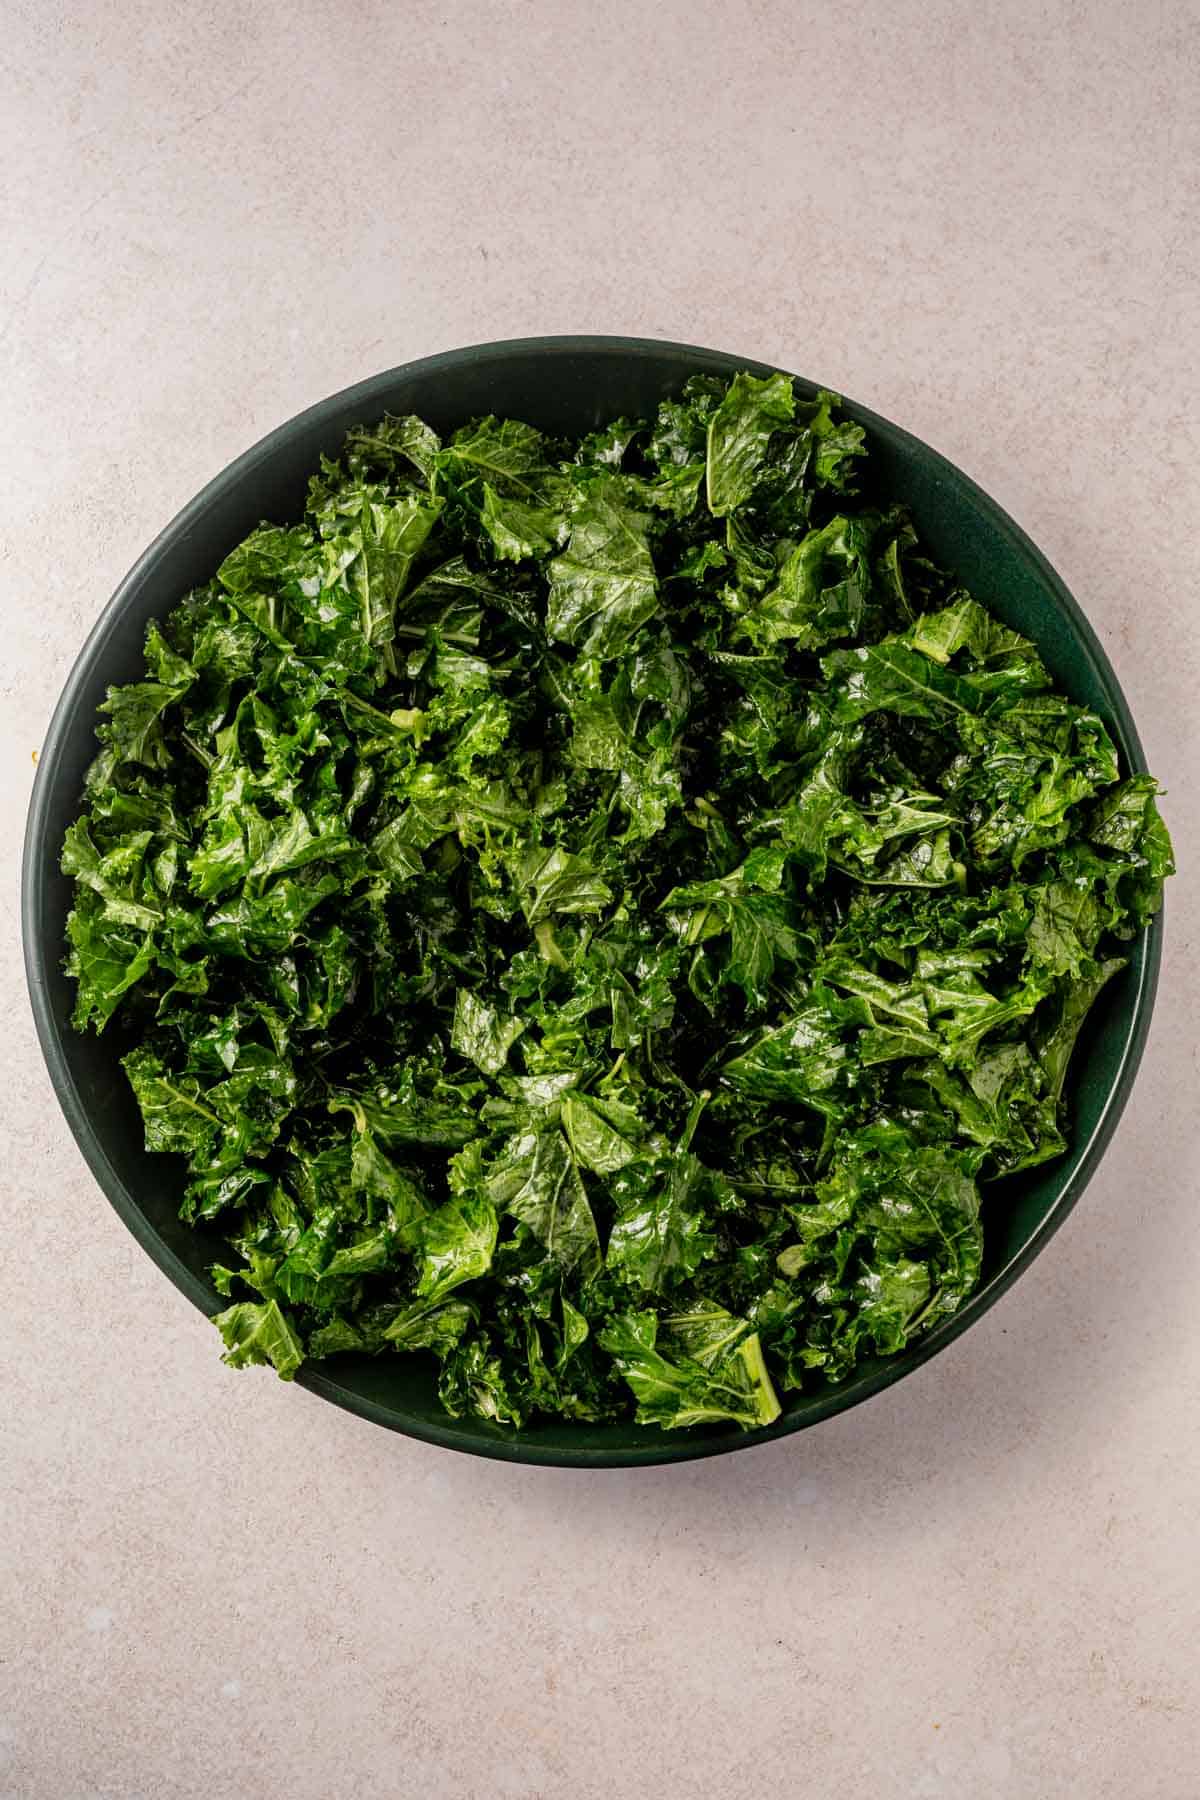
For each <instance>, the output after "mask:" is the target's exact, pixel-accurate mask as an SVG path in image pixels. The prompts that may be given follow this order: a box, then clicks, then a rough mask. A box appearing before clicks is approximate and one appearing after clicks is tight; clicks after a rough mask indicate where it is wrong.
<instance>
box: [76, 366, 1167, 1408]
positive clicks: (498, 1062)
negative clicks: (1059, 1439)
mask: <svg viewBox="0 0 1200 1800" xmlns="http://www.w3.org/2000/svg"><path fill="white" fill-rule="evenodd" d="M866 454H867V447H866V443H865V438H864V433H863V430H862V428H861V427H860V426H858V425H857V424H855V423H854V422H853V421H852V420H849V419H847V418H845V417H844V416H842V414H841V412H840V410H839V404H838V402H837V401H836V398H835V397H834V396H832V395H829V394H821V395H819V396H818V397H817V398H816V399H815V400H804V399H801V398H800V397H799V396H797V395H796V394H795V393H794V391H793V387H792V384H791V382H790V380H789V379H787V378H786V377H784V376H782V375H776V376H771V377H768V378H767V379H765V380H759V379H756V378H755V377H753V376H750V375H738V376H736V377H735V379H734V380H733V381H732V382H730V383H729V384H728V385H724V384H722V383H720V382H717V381H714V380H712V379H709V378H699V377H698V378H696V379H694V380H693V381H691V382H690V383H689V384H688V386H687V387H686V388H685V390H684V392H683V393H682V395H681V396H680V397H679V398H677V399H674V400H670V401H667V402H665V403H664V404H663V405H662V406H661V407H660V408H659V411H658V415H657V417H656V418H655V419H653V420H650V421H643V422H639V421H628V420H619V421H617V422H615V423H614V424H613V425H612V426H610V427H607V428H606V429H604V430H602V431H599V432H593V433H592V434H591V435H589V436H588V437H585V438H584V439H583V440H582V441H581V442H579V443H577V444H567V443H561V442H554V441H551V440H549V439H548V438H546V437H545V436H543V435H542V434H541V433H539V432H538V431H536V430H534V429H533V427H531V426H529V425H526V424H523V423H520V422H518V421H513V420H505V421H497V420H496V419H494V418H486V419H480V420H476V421H474V422H472V423H470V424H468V425H467V426H465V427H464V428H463V429H462V430H460V431H458V432H456V433H455V434H454V435H453V436H452V437H451V438H450V439H449V441H448V442H446V443H442V442H440V441H439V439H438V438H437V436H436V435H435V434H434V432H433V431H431V430H430V429H429V427H428V426H427V425H425V424H423V423H422V422H421V421H420V420H418V419H414V418H386V419H384V420H383V421H381V422H378V423H376V424H373V425H371V426H369V427H364V428H361V429H358V430H355V431H352V432H351V433H350V434H349V437H348V439H347V441H346V444H345V447H344V451H343V454H342V456H341V457H340V459H338V460H328V459H326V460H325V461H323V462H322V465H321V468H320V470H319V471H318V472H317V474H316V475H315V477H314V478H313V481H312V483H311V486H310V490H309V494H308V502H307V507H306V510H305V513H304V518H303V521H302V523H300V524H298V525H293V526H289V527H286V528H283V527H278V526H272V525H263V526H262V527H261V528H260V529H259V530H257V531H255V532H254V533H252V535H251V536H250V537H249V538H248V539H247V540H246V541H245V543H243V544H241V545H240V546H239V547H238V548H237V549H236V550H234V551H233V552H232V554H231V555H229V556H228V557H227V558H226V559H225V561H224V562H223V563H222V565H221V567H220V569H219V570H218V571H217V573H216V576H215V578H214V579H213V580H212V581H211V582H210V583H209V585H208V586H207V587H205V588H202V589H200V590H198V591H196V592H194V593H191V594H189V595H187V597H186V598H185V599H183V600H182V601H181V603H180V604H179V605H178V606H177V608H176V609H175V610H174V611H173V612H172V613H171V615H170V616H169V617H168V618H167V619H165V620H163V621H161V622H160V623H158V624H155V625H152V626H151V627H150V630H149V632H148V634H147V639H146V652H145V660H146V668H145V678H144V679H143V680H141V681H139V682H136V683H134V684H133V685H131V686H127V687H123V688H117V689H114V690H112V691H111V692H110V693H109V696H108V699H107V701H106V702H105V705H104V707H103V708H102V714H103V717H102V719H101V721H100V723H99V725H98V734H97V735H98V739H99V753H98V755H97V757H96V759H95V762H94V763H93V765H92V768H91V770H90V772H89V774H88V777H87V782H86V792H85V796H84V810H83V813H82V815H81V817H80V818H79V819H78V820H77V822H76V823H75V824H74V825H72V827H71V829H70V830H69V831H68V833H67V836H66V841H65V844H64V847H63V868H64V870H65V871H66V872H67V874H69V875H70V876H71V877H73V879H74V882H75V904H74V910H73V912H72V913H71V916H70V921H69V926H68V935H69V968H70V972H71V974H72V975H73V977H74V979H75V984H76V995H77V998H76V1006H75V1014H74V1021H75V1024H76V1026H77V1027H78V1028H79V1029H80V1030H85V1029H88V1028H92V1029H95V1030H96V1031H102V1030H106V1029H110V1030H112V1031H114V1032H115V1033H116V1034H118V1035H120V1036H121V1038H122V1042H121V1049H122V1053H123V1061H124V1066H125V1070H126V1072H127V1074H128V1078H129V1081H130V1083H131V1085H132V1088H133V1091H134V1094H135V1095H136V1097H137V1101H138V1104H139V1106H140V1108H141V1112H142V1116H143V1119H144V1122H145V1138H146V1145H147V1147H148V1148H149V1149H151V1150H154V1151H160V1152H166V1153H170V1154H171V1155H173V1156H174V1157H176V1158H178V1159H180V1166H181V1167H182V1170H183V1173H182V1175H181V1179H180V1206H181V1210H182V1214H183V1217H184V1218H185V1219H187V1220H205V1221H210V1222H213V1223H214V1224H215V1228H216V1229H217V1231H218V1232H219V1233H220V1234H221V1236H222V1238H223V1241H224V1243H225V1244H226V1246H227V1250H226V1254H225V1259H224V1260H223V1261H222V1262H221V1263H220V1264H219V1265H218V1266H217V1267H215V1268H214V1269H213V1280H214V1282H215V1284H216V1286H217V1288H218V1289H219V1291H221V1292H222V1293H223V1294H225V1295H226V1296H227V1297H228V1298H229V1301H230V1304H229V1306H228V1308H227V1309H226V1310H225V1311H224V1312H222V1313H220V1314H219V1315H218V1317H217V1319H216V1323H217V1325H218V1327H219V1329H220V1332H221V1336H222V1338H223V1339H224V1342H225V1345H226V1360H227V1361H228V1362H230V1363H232V1364H234V1365H235V1366H241V1365H243V1364H246V1363H254V1362H270V1363H272V1364H273V1365H274V1367H275V1368H276V1369H277V1370H278V1372H279V1374H280V1375H281V1376H283V1377H284V1378H290V1377H291V1376H292V1375H293V1374H294V1373H295V1372H296V1370H297V1369H298V1368H299V1367H300V1366H301V1364H302V1363H303V1361H304V1360H305V1359H306V1358H307V1359H309V1360H314V1359H319V1358H322V1357H326V1356H332V1355H337V1354H340V1353H344V1352H347V1351H353V1352H358V1353H364V1352H365V1353H369V1354H373V1355H385V1354H393V1353H396V1352H401V1353H403V1354H406V1355H412V1354H419V1355H423V1356H433V1357H435V1358H437V1359H438V1360H439V1362H440V1365H441V1380H440V1393H441V1397H442V1400H443V1402H444V1404H445V1406H446V1408H447V1409H448V1410H449V1411H450V1412H451V1413H455V1414H457V1413H462V1412H473V1413H477V1414H480V1415H482V1416H483V1417H485V1418H489V1419H492V1420H497V1421H501V1422H505V1423H508V1424H511V1425H514V1426H520V1425H521V1424H522V1423H523V1422H524V1421H525V1420H527V1419H529V1418H531V1417H533V1416H535V1415H537V1414H558V1415H562V1416H565V1417H569V1418H577V1419H602V1418H608V1417H614V1416H619V1415H622V1414H628V1413H630V1412H633V1411H635V1412H636V1417H637V1418H638V1419H640V1420H643V1421H647V1422H652V1423H654V1424H657V1425H660V1426H665V1427H682V1426H689V1425H693V1424H697V1423H707V1422H711V1421H714V1420H715V1421H722V1420H725V1421H734V1422H736V1423H737V1424H739V1425H741V1426H745V1427H751V1426H756V1425H759V1424H762V1423H765V1422H769V1421H770V1420H772V1419H773V1418H775V1417H776V1416H777V1414H778V1412H779V1410H780V1402H779V1400H778V1398H777V1397H776V1390H777V1389H784V1390H786V1389H794V1388H796V1387H799V1386H800V1385H801V1384H803V1383H805V1382H807V1381H811V1380H814V1379H827V1380H838V1379H840V1378H842V1377H844V1376H845V1375H846V1374H847V1373H848V1372H849V1371H850V1370H851V1369H852V1368H853V1367H854V1365H855V1363H856V1361H857V1360H858V1359H859V1358H860V1357H862V1356H864V1355H877V1354H880V1355H890V1354H892V1353H894V1352H896V1351H898V1350H900V1349H902V1348H903V1347H904V1346H905V1344H907V1343H908V1342H910V1341H911V1340H912V1338H913V1337H914V1336H915V1335H916V1334H917V1333H919V1332H922V1331H925V1330H928V1329H929V1328H930V1327H931V1326H933V1325H934V1324H936V1323H937V1322H938V1321H939V1320H943V1319H946V1318H947V1317H949V1316H950V1315H952V1314H953V1313H954V1311H955V1310H956V1309H957V1308H958V1307H960V1306H961V1304H962V1302H963V1300H964V1299H965V1297H966V1296H967V1295H968V1294H969V1293H970V1292H971V1290H972V1287H973V1286H974V1285H975V1283H976V1282H977V1280H978V1277H979V1271H980V1266H981V1257H982V1230H983V1225H982V1218H983V1214H982V1213H981V1194H980V1189H981V1184H988V1183H991V1182H994V1181H996V1180H998V1179H999V1178H1001V1177H1004V1176H1007V1175H1010V1174H1012V1173H1013V1172H1014V1171H1016V1170H1020V1169H1028V1168H1031V1167H1033V1166H1035V1165H1036V1164H1038V1163H1040V1162H1042V1161H1044V1160H1045V1159H1047V1158H1050V1157H1054V1156H1057V1155H1059V1154H1061V1152H1062V1151H1063V1150H1064V1148H1065V1146H1066V1134H1067V1130H1068V1115H1067V1108H1066V1104H1065V1100H1064V1093H1065V1081H1066V1076H1067V1070H1068V1063H1069V1059H1070V1056H1071V1052H1072V1048H1073V1046H1074V1044H1075V1042H1076V1040H1077V1038H1078V1035H1079V1032H1080V1029H1081V1027H1082V1026H1083V1023H1084V1020H1085V1018H1086V1016H1087V1014H1088V1011H1089V1009H1090V1008H1091V1006H1092V1004H1093V1003H1094V1001H1095V999H1096V997H1097V995H1098V994H1099V993H1100V992H1101V990H1102V989H1103V987H1104V985H1105V984H1106V983H1107V982H1108V981H1110V980H1111V979H1113V978H1114V977H1115V976H1116V975H1118V974H1119V972H1120V970H1121V969H1122V968H1123V966H1124V963H1123V959H1122V947H1123V945H1126V944H1127V943H1128V942H1129V940H1130V939H1131V937H1132V936H1133V935H1134V934H1135V933H1136V932H1137V931H1139V930H1140V929H1141V928H1142V927H1144V925H1145V924H1146V923H1147V921H1148V920H1149V919H1150V918H1151V916H1152V915H1153V913H1154V912H1155V910H1156V908H1157V906H1158V904H1159V900H1160V896H1161V890H1162V883H1163V879H1164V877H1165V876H1166V875H1168V874H1169V873H1170V872H1171V867H1172V863H1171V847H1170V842H1169V839H1168V837H1167V834H1166V831H1165V828H1164V827H1163V825H1162V822H1161V820H1160V818H1159V815H1158V812H1157V810H1156V806H1155V798H1154V797H1155V793H1156V788H1155V784H1154V783H1153V781H1151V780H1149V779H1148V778H1147V777H1144V776H1140V775H1135V776H1128V775H1125V776H1123V775H1122V772H1121V770H1120V768H1119V766H1118V759H1117V756H1116V752H1115V750H1114V747H1113V745H1112V742H1111V740H1110V738H1109V736H1108V733H1107V732H1106V730H1105V728H1104V725H1103V723H1102V722H1101V720H1100V719H1099V718H1098V717H1097V716H1096V715H1095V714H1094V713H1092V712H1090V711H1089V710H1088V709H1087V708H1085V707H1081V706H1077V705H1074V704H1072V703H1071V702H1070V701H1068V700H1067V699H1066V698H1064V697H1063V696H1062V695H1061V694H1059V693H1057V692H1056V691H1055V690H1054V687H1053V685H1052V683H1051V681H1050V678H1049V676H1048V674H1047V672H1046V669H1045V667H1044V666H1043V664H1042V662H1041V659H1040V658H1039V656H1038V653H1037V650H1036V648H1035V647H1034V645H1033V644H1032V643H1030V642H1028V641H1027V640H1025V639H1024V638H1022V637H1020V636H1018V635H1017V634H1016V633H1015V632H1012V631H1010V630H1008V629H1007V628H1006V627H1005V626H1003V625H1002V624H1000V623H999V622H998V621H997V620H996V619H995V618H993V617H992V616H991V615H990V614H989V613H988V612H987V611H986V610H985V609H984V608H983V607H981V606H980V605H978V604H977V603H976V602H975V601H974V600H973V599H971V597H970V596H969V595H968V594H966V593H965V592H964V591H963V590H962V588H961V587H960V586H958V585H957V584H956V583H955V581H954V579H953V577H951V576H950V575H947V574H945V573H943V572H942V571H940V570H938V569H937V568H936V567H934V565H933V564H932V563H931V562H930V561H929V559H928V558H927V557H926V556H925V555H924V554H923V552H922V550H921V547H920V545H919V543H918V541H917V538H916V534H915V532H914V531H913V528H912V526H911V524H910V523H909V521H908V519H907V518H906V516H905V514H904V512H903V509H902V508H901V507H899V506H893V507H890V508H888V507H885V508H881V507H880V506H879V505H878V504H876V503H874V502H872V503H868V502H867V501H866V500H865V499H864V498H862V496H861V490H862V477H863V470H864V467H865V461H864V459H865V458H866ZM985 1210H986V1209H985Z"/></svg>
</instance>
